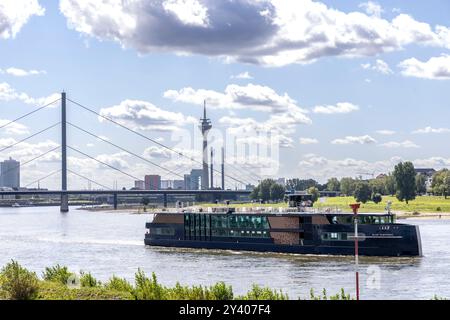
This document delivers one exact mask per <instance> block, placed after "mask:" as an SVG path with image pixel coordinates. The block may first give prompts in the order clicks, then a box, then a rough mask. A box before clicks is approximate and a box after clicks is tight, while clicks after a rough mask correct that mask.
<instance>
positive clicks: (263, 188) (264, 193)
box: [250, 179, 284, 201]
mask: <svg viewBox="0 0 450 320" xmlns="http://www.w3.org/2000/svg"><path fill="white" fill-rule="evenodd" d="M275 184H277V183H276V182H275V180H273V179H265V180H263V181H261V182H260V183H259V185H258V186H256V187H255V189H254V190H253V191H252V193H251V194H250V197H251V198H252V199H254V200H262V201H269V200H271V199H272V193H271V190H272V186H273V185H275ZM277 196H279V195H278V194H277ZM283 197H284V193H283ZM283 197H281V198H280V199H283Z"/></svg>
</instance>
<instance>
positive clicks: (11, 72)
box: [0, 67, 47, 77]
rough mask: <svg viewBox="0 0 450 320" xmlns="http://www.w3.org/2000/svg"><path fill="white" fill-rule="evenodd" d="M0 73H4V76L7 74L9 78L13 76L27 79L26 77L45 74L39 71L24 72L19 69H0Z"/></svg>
mask: <svg viewBox="0 0 450 320" xmlns="http://www.w3.org/2000/svg"><path fill="white" fill-rule="evenodd" d="M0 73H4V74H9V75H11V76H15V77H28V76H35V75H40V74H46V73H47V72H46V71H43V70H41V71H39V70H24V69H20V68H14V67H11V68H8V69H6V70H2V69H0Z"/></svg>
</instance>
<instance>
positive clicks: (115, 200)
mask: <svg viewBox="0 0 450 320" xmlns="http://www.w3.org/2000/svg"><path fill="white" fill-rule="evenodd" d="M117 203H118V200H117V193H114V210H117Z"/></svg>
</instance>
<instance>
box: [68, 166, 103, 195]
mask: <svg viewBox="0 0 450 320" xmlns="http://www.w3.org/2000/svg"><path fill="white" fill-rule="evenodd" d="M67 171H68V172H70V173H72V174H74V175H76V176H78V177H80V178H82V179H85V180H87V181H89V182H93V183H94V184H96V185H98V186H100V187H102V188H105V189H107V190H111V191H112V189H111V188H109V187H107V186H104V185H102V184H101V183H98V182H96V181H95V180H92V179H89V178H88V177H85V176H82V175H81V174H79V173H76V172H75V171H72V170H70V169H67Z"/></svg>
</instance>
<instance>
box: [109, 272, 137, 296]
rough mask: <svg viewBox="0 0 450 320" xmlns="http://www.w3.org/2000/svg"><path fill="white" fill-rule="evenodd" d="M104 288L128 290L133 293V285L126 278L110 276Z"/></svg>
mask: <svg viewBox="0 0 450 320" xmlns="http://www.w3.org/2000/svg"><path fill="white" fill-rule="evenodd" d="M105 288H106V289H108V290H115V291H120V292H129V293H131V294H134V287H133V285H132V284H131V283H129V282H128V281H127V280H126V279H122V278H119V277H116V276H112V278H111V279H109V281H108V282H107V283H106V284H105Z"/></svg>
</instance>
